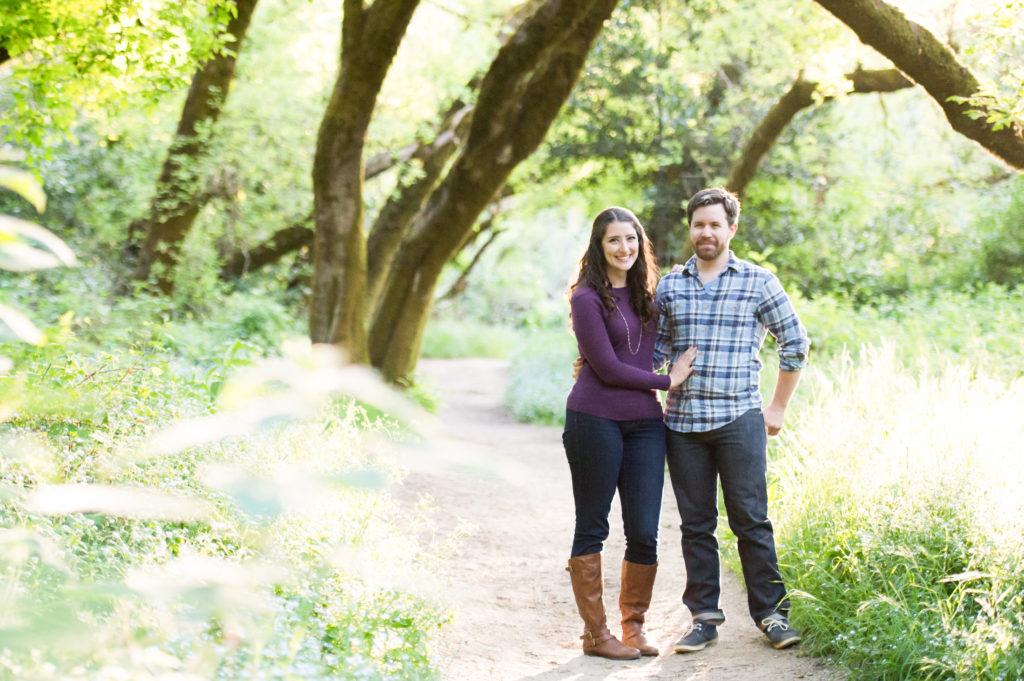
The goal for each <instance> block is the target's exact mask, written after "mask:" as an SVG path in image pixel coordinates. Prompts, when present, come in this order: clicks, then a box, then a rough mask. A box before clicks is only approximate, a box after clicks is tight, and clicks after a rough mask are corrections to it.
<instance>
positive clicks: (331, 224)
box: [309, 0, 419, 361]
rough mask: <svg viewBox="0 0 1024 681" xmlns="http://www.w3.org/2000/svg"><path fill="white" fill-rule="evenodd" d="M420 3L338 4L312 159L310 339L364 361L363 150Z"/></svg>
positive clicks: (404, 0)
mask: <svg viewBox="0 0 1024 681" xmlns="http://www.w3.org/2000/svg"><path fill="white" fill-rule="evenodd" d="M418 4H419V0H375V2H374V3H373V4H372V5H370V6H369V7H364V6H363V1H362V0H345V3H344V16H343V18H342V32H341V33H342V37H341V70H340V72H339V75H338V79H337V81H336V82H335V84H334V90H333V92H332V93H331V98H330V101H329V102H328V104H327V108H326V110H325V111H324V117H323V120H322V121H321V123H320V131H319V133H318V135H317V144H316V154H315V156H314V159H313V215H314V219H315V221H316V232H315V235H314V239H313V282H312V283H313V299H312V305H311V310H310V324H309V327H310V337H311V338H312V340H313V341H314V342H329V343H333V344H335V345H338V346H340V347H343V348H345V349H346V350H347V351H348V353H349V355H350V357H351V359H352V360H354V361H364V360H365V358H366V327H365V323H366V309H367V305H366V295H365V294H366V257H367V256H366V233H365V230H364V228H363V146H364V142H365V139H366V129H367V127H368V126H369V124H370V118H371V116H372V115H373V109H374V106H375V105H376V102H377V95H378V94H379V92H380V88H381V85H382V84H383V82H384V76H385V75H387V72H388V69H389V68H390V66H391V62H392V61H393V60H394V57H395V53H396V52H397V51H398V46H399V44H400V43H401V41H402V37H403V36H404V35H405V31H406V28H407V27H408V25H409V21H410V20H411V19H412V14H413V11H414V10H415V9H416V6H417V5H418Z"/></svg>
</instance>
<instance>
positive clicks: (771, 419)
mask: <svg viewBox="0 0 1024 681" xmlns="http://www.w3.org/2000/svg"><path fill="white" fill-rule="evenodd" d="M785 420H786V408H785V407H780V406H778V405H777V404H774V403H773V404H769V405H768V406H767V407H765V410H764V429H765V432H767V433H768V434H769V435H778V434H779V431H780V430H782V422H783V421H785Z"/></svg>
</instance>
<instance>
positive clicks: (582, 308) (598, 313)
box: [570, 293, 672, 390]
mask: <svg viewBox="0 0 1024 681" xmlns="http://www.w3.org/2000/svg"><path fill="white" fill-rule="evenodd" d="M570 306H571V307H572V326H573V331H574V332H575V333H576V342H577V343H578V344H579V347H580V353H581V354H582V355H583V359H584V360H586V362H587V364H589V365H590V367H591V369H593V370H594V373H596V374H597V376H598V378H600V379H601V380H602V381H604V382H605V383H607V384H608V385H613V386H616V387H620V388H635V389H638V390H644V389H648V390H649V389H657V390H668V389H669V386H670V385H671V383H672V379H671V378H669V377H668V376H666V375H663V374H656V373H654V372H653V371H644V370H643V369H639V368H637V367H635V366H632V365H629V364H626V363H625V362H623V361H621V360H619V358H618V357H616V356H615V349H614V348H612V341H611V339H610V338H609V337H608V330H607V328H606V327H605V324H604V314H603V305H602V303H601V299H600V298H599V297H598V296H597V295H596V294H594V295H587V294H581V293H577V294H575V295H573V297H572V300H571V301H570Z"/></svg>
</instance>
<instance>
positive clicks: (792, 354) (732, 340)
mask: <svg viewBox="0 0 1024 681" xmlns="http://www.w3.org/2000/svg"><path fill="white" fill-rule="evenodd" d="M655 305H656V306H657V309H658V339H657V343H656V345H655V347H654V366H655V368H656V369H657V368H660V367H661V366H662V365H663V364H664V363H665V361H666V360H675V358H676V357H678V356H679V355H680V354H681V353H683V352H684V351H685V350H686V349H687V348H689V347H690V346H691V345H696V346H697V358H696V359H695V360H694V362H693V373H692V374H691V375H690V378H689V379H688V380H687V381H686V382H685V383H684V384H683V385H682V386H681V387H680V388H678V389H676V390H672V391H670V392H669V393H668V400H667V404H666V409H665V425H667V426H668V427H669V428H671V429H672V430H675V431H679V432H682V433H690V432H705V431H708V430H714V429H715V428H721V427H722V426H724V425H727V424H729V423H732V422H733V421H735V420H736V419H737V418H739V417H740V416H742V415H743V414H744V413H746V412H747V411H749V410H751V409H758V408H760V407H761V393H760V392H759V391H758V381H759V378H760V372H761V360H760V358H759V357H758V355H759V353H760V351H761V345H762V343H764V338H765V333H766V332H767V333H771V334H772V336H773V337H774V338H775V340H776V341H778V344H779V368H780V369H783V370H785V371H799V370H800V369H801V368H803V366H804V365H805V364H806V363H807V352H808V350H809V349H810V344H811V342H810V339H809V338H808V337H807V331H806V329H804V327H803V325H802V324H801V323H800V320H799V319H798V318H797V316H796V311H795V310H794V309H793V304H792V303H791V302H790V300H789V297H788V296H787V295H786V292H785V291H784V290H782V284H780V283H779V280H778V278H777V277H776V276H775V275H774V274H772V273H771V272H769V271H768V270H766V269H764V268H763V267H758V266H757V265H754V264H752V263H749V262H747V261H745V260H740V259H739V258H737V257H736V256H735V254H733V252H732V251H729V264H728V265H727V266H726V268H725V269H724V270H723V271H722V273H721V274H719V275H718V277H716V278H715V279H714V280H713V281H711V282H709V283H708V284H707V285H705V284H703V283H702V282H701V280H700V277H699V276H698V275H697V259H696V256H694V257H692V258H690V260H689V261H688V262H687V263H686V265H685V266H684V268H683V269H682V270H680V271H678V272H670V273H669V274H667V275H665V276H664V277H663V278H662V280H661V282H660V283H659V284H658V295H657V299H656V301H655Z"/></svg>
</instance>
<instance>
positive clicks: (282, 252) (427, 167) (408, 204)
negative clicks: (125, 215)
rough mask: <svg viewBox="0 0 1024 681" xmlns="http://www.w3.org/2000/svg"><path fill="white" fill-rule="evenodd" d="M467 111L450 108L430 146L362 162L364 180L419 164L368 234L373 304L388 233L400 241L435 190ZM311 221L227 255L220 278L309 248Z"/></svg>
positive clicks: (389, 249)
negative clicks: (415, 175)
mask: <svg viewBox="0 0 1024 681" xmlns="http://www.w3.org/2000/svg"><path fill="white" fill-rule="evenodd" d="M471 110H472V107H471V106H467V105H463V104H461V103H458V104H456V105H453V106H452V107H451V108H450V109H449V113H448V115H447V116H446V117H445V119H444V121H443V122H442V124H441V132H440V133H438V135H437V136H436V137H435V138H434V139H433V140H432V141H430V142H422V141H421V142H415V143H413V144H407V145H405V146H404V147H401V148H400V149H399V150H398V151H384V152H381V153H379V154H375V155H374V156H371V157H370V159H369V160H367V161H366V164H365V169H364V171H363V180H364V181H366V180H369V179H371V178H372V177H375V176H377V175H380V174H381V173H383V172H385V171H387V170H389V169H390V168H392V167H393V166H394V165H395V164H397V163H404V162H407V161H412V160H419V161H421V162H422V163H423V171H422V175H421V177H420V179H418V180H416V181H415V182H413V183H411V184H409V185H406V186H401V187H399V188H397V189H396V190H395V193H394V196H393V198H391V199H390V200H389V201H388V202H387V203H386V204H385V206H384V208H382V209H381V212H380V213H379V214H378V216H377V218H376V219H375V220H374V226H373V227H372V228H371V229H370V234H369V241H368V246H367V249H368V257H367V276H368V278H369V286H368V290H369V291H370V295H368V299H369V300H371V301H373V300H375V299H376V297H377V295H378V294H379V291H380V285H379V284H382V283H383V278H384V277H383V276H381V272H383V273H384V274H386V272H387V268H388V266H389V265H390V262H389V261H390V259H391V257H392V256H394V251H395V249H396V248H397V247H398V244H397V240H395V241H396V243H392V239H393V235H392V234H390V233H389V232H394V233H396V234H397V235H398V237H399V239H400V238H401V237H402V236H404V235H405V233H406V232H407V231H408V227H409V224H410V223H411V222H412V219H413V217H414V216H415V213H416V211H417V210H419V208H420V207H421V206H422V204H423V201H424V199H425V198H426V196H427V194H429V192H430V190H431V189H432V188H433V187H434V186H436V183H437V176H439V175H440V174H441V172H442V171H443V169H444V165H445V163H447V161H448V160H449V159H450V158H451V156H452V154H453V153H454V152H455V147H456V146H457V145H459V144H461V142H462V136H463V134H464V132H465V130H466V129H467V128H468V123H469V113H470V112H471ZM429 178H432V179H429ZM410 209H411V212H410ZM312 222H313V214H312V213H310V214H309V215H308V216H307V217H305V218H304V219H302V220H300V221H298V222H296V223H295V224H292V225H289V226H288V227H284V228H282V229H280V230H278V231H277V232H275V233H274V234H273V235H271V237H270V238H269V239H267V240H266V241H264V242H263V243H261V244H259V245H258V246H256V247H254V248H252V249H250V250H248V251H237V252H235V253H232V254H231V255H230V257H229V258H228V262H227V263H226V264H225V266H224V267H223V268H221V279H222V280H224V281H227V280H230V279H233V278H235V277H241V276H243V275H245V274H247V273H249V272H253V271H255V270H258V269H260V268H261V267H265V266H267V265H269V264H271V263H274V262H277V261H278V260H280V259H281V258H282V257H284V256H286V255H288V254H289V253H291V252H293V251H295V250H297V249H299V248H303V247H304V246H312V245H313V229H312V228H311V227H309V226H307V225H309V224H310V223H312ZM386 233H387V234H386ZM371 307H372V305H371Z"/></svg>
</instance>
